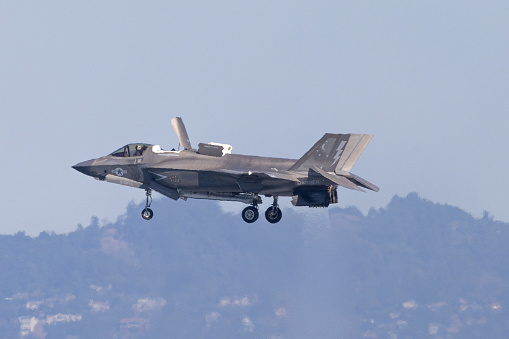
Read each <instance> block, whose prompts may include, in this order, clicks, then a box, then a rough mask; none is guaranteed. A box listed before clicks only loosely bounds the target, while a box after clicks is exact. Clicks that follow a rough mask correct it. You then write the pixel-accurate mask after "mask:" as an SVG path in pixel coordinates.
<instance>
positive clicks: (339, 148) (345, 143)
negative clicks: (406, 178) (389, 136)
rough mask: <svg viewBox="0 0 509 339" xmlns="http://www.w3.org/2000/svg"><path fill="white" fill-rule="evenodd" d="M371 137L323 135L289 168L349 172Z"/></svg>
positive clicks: (294, 169) (362, 135)
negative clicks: (315, 168) (314, 168)
mask: <svg viewBox="0 0 509 339" xmlns="http://www.w3.org/2000/svg"><path fill="white" fill-rule="evenodd" d="M371 138H373V135H371V134H331V133H327V134H325V135H324V136H323V137H322V138H321V139H320V140H318V141H317V142H316V144H314V146H313V147H311V149H310V150H309V151H307V152H306V154H304V156H302V158H300V159H299V160H298V161H297V162H296V163H295V164H294V165H293V166H292V167H291V168H290V170H292V171H306V170H308V169H309V168H312V167H314V166H316V167H317V168H320V169H322V170H324V171H326V172H336V173H337V172H349V171H350V170H351V169H352V167H353V165H354V164H355V162H356V161H357V159H359V156H360V155H361V153H362V151H363V150H364V149H365V148H366V146H367V145H368V143H369V142H370V140H371Z"/></svg>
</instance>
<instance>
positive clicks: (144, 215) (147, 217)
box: [141, 188, 154, 220]
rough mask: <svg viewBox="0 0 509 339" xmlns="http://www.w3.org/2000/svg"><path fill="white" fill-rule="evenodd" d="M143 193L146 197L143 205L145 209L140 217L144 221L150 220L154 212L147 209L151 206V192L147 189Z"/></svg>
mask: <svg viewBox="0 0 509 339" xmlns="http://www.w3.org/2000/svg"><path fill="white" fill-rule="evenodd" d="M145 191H146V192H145V194H146V195H147V202H146V203H145V209H143V211H141V217H142V218H143V219H145V220H150V219H152V217H153V216H154V212H152V210H151V209H150V208H149V207H150V205H151V204H152V190H151V189H150V188H147V189H146V190H145Z"/></svg>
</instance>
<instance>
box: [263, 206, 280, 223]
mask: <svg viewBox="0 0 509 339" xmlns="http://www.w3.org/2000/svg"><path fill="white" fill-rule="evenodd" d="M281 217H283V212H281V210H280V209H279V208H278V207H269V208H267V211H265V219H267V221H268V222H270V223H271V224H275V223H277V222H279V220H281Z"/></svg>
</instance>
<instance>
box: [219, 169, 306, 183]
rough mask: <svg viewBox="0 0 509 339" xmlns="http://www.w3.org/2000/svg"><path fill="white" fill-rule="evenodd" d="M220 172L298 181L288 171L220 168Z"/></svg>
mask: <svg viewBox="0 0 509 339" xmlns="http://www.w3.org/2000/svg"><path fill="white" fill-rule="evenodd" d="M221 173H228V174H233V175H238V176H246V175H248V176H256V177H262V178H267V177H268V178H272V179H281V180H288V181H295V182H299V179H297V178H296V177H295V176H293V175H292V174H289V173H284V172H279V171H265V172H251V171H247V170H246V171H242V170H221Z"/></svg>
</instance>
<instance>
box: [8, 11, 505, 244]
mask: <svg viewBox="0 0 509 339" xmlns="http://www.w3.org/2000/svg"><path fill="white" fill-rule="evenodd" d="M507 18H509V2H507V1H483V2H480V1H461V2H459V1H454V2H452V1H421V2H408V1H363V2H357V1H356V2H352V1H253V2H245V1H185V2H172V1H143V2H140V1H107V2H104V1H86V2H83V1H80V2H78V1H49V2H47V1H45V2H36V1H33V2H19V1H10V2H7V1H4V2H2V3H1V4H0V46H1V47H0V48H1V53H0V112H1V115H2V120H1V124H0V140H1V145H2V147H3V153H4V157H3V160H2V165H1V166H0V174H1V177H2V191H1V194H0V200H1V201H0V204H1V212H2V222H1V229H0V232H1V233H14V232H17V231H19V230H23V231H26V232H27V233H28V234H32V235H37V234H38V233H39V232H41V231H43V230H53V231H56V232H69V231H72V230H74V229H75V228H76V226H77V224H78V223H82V224H84V225H87V224H88V222H89V220H90V217H92V216H94V215H96V216H98V217H99V218H100V219H105V218H109V219H110V220H114V219H115V218H116V217H117V216H118V215H120V214H122V213H123V212H124V211H125V208H126V206H127V204H128V202H129V201H131V200H132V199H135V200H136V201H141V200H142V199H143V198H144V192H143V191H142V190H135V189H132V188H127V187H122V186H118V185H113V184H107V183H104V182H98V181H95V180H93V179H91V178H89V177H86V176H84V175H82V174H80V173H78V172H76V171H74V170H73V169H72V168H71V166H72V165H74V164H76V163H77V162H79V161H83V160H88V159H91V158H96V157H99V156H101V155H105V154H107V153H110V152H112V151H113V150H115V149H117V148H118V147H120V146H123V145H124V144H126V143H129V142H147V143H154V144H160V145H161V146H162V147H163V148H167V149H169V148H171V147H175V146H177V145H178V140H177V138H176V137H175V135H174V134H173V132H172V130H171V126H170V119H171V118H172V117H173V116H181V117H182V118H183V119H184V122H185V123H186V126H187V129H188V132H189V135H190V138H191V142H192V143H193V144H194V145H197V143H198V142H210V141H215V142H222V143H229V144H231V145H233V147H234V148H233V151H234V152H235V153H240V154H255V155H263V156H276V157H290V158H299V157H300V156H301V155H302V154H303V153H305V152H306V151H307V150H308V149H309V147H311V146H312V145H313V144H314V142H315V141H316V140H318V139H319V138H320V137H321V136H322V135H323V133H325V132H333V133H348V132H357V133H372V134H375V137H374V138H373V140H372V142H371V144H370V145H369V146H368V148H367V149H366V151H365V152H364V154H363V155H362V157H361V158H360V160H359V161H358V162H357V164H356V166H355V167H354V169H353V172H354V173H356V174H358V175H360V176H362V177H364V178H366V179H368V180H369V181H372V182H373V183H375V184H377V185H378V186H380V188H381V190H380V192H379V193H373V192H369V193H359V192H353V191H348V190H346V189H340V191H339V193H340V205H342V206H346V205H355V206H358V207H359V208H361V209H362V210H363V211H367V210H368V209H369V208H370V207H375V208H379V207H382V206H385V205H386V204H387V203H388V201H389V200H390V198H391V197H392V196H393V195H394V194H399V195H406V194H407V193H408V192H412V191H416V192H418V193H419V194H420V195H422V196H423V197H426V198H429V199H431V200H433V201H435V202H442V203H443V202H445V203H449V204H451V205H456V206H459V207H461V208H463V209H465V210H467V211H469V212H471V213H472V214H473V215H474V216H480V215H481V213H482V212H483V211H484V210H487V211H490V213H491V214H492V215H493V216H494V217H495V218H496V219H500V220H504V221H509V209H508V208H507V201H508V199H507V191H508V189H509V181H508V176H507V174H506V171H507V169H508V168H509V159H508V157H507V145H509V135H508V132H507V128H508V126H509V117H508V114H507V113H508V108H509V95H508V93H509V62H508V60H509V20H507ZM184 203H185V202H182V201H178V202H175V203H174V205H173V206H174V208H180V206H182V204H184ZM211 203H212V202H211ZM239 206H241V205H239ZM155 213H157V211H155ZM239 219H240V216H239ZM261 222H263V221H261Z"/></svg>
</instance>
